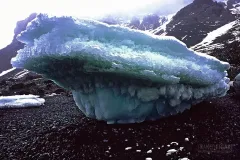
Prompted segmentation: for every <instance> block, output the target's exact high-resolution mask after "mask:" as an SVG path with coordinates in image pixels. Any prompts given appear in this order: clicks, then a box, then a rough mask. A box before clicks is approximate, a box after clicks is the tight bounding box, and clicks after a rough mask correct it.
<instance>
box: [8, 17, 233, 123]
mask: <svg viewBox="0 0 240 160" xmlns="http://www.w3.org/2000/svg"><path fill="white" fill-rule="evenodd" d="M17 39H18V40H19V41H21V42H23V43H25V47H24V48H23V49H21V50H19V51H18V54H17V56H16V57H14V58H13V59H12V61H11V63H12V66H13V67H16V68H25V69H27V70H30V71H34V72H36V73H39V74H42V75H43V76H44V77H46V78H49V79H51V80H53V81H54V82H55V83H56V84H58V85H59V86H61V87H63V88H65V89H68V90H71V91H72V93H73V98H74V100H75V102H76V104H77V106H78V107H79V109H80V110H81V111H82V112H83V113H84V114H85V115H86V116H87V117H91V118H95V119H98V120H104V121H106V122H107V123H136V122H142V121H144V120H156V119H159V118H162V117H165V116H170V115H174V114H177V113H181V112H183V111H184V110H186V109H189V108H190V107H191V105H192V104H196V103H199V102H201V101H203V100H205V99H208V98H211V97H221V96H224V95H225V94H226V92H227V91H228V89H229V85H228V83H229V78H227V70H228V69H229V67H230V65H229V64H228V63H227V62H222V61H220V60H218V59H216V58H215V57H212V56H209V55H205V54H202V53H198V52H194V51H193V50H191V49H188V48H187V47H186V45H185V44H184V43H182V42H181V41H179V40H177V39H176V38H174V37H167V36H166V37H160V36H156V35H152V34H150V33H145V32H143V31H137V30H133V29H129V28H125V27H120V26H117V25H107V24H105V23H101V22H98V21H95V20H90V19H79V18H75V17H55V16H49V15H46V14H39V15H38V16H37V18H36V19H34V20H33V21H32V22H31V23H30V24H28V26H27V28H26V30H25V31H23V32H22V33H21V34H19V35H18V37H17Z"/></svg>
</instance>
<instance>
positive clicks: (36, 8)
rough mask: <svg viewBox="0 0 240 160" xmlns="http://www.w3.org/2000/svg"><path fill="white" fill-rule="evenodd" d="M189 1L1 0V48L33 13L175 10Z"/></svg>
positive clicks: (74, 13)
mask: <svg viewBox="0 0 240 160" xmlns="http://www.w3.org/2000/svg"><path fill="white" fill-rule="evenodd" d="M187 1H189V0H38V1H36V0H0V21H1V25H0V49H1V48H3V47H5V46H6V45H8V44H9V43H10V42H11V41H12V37H13V30H14V28H15V25H16V22H17V21H18V20H22V19H25V18H26V17H28V16H29V15H30V14H31V13H33V12H38V13H39V12H44V13H50V14H53V15H55V14H56V15H73V16H78V17H96V16H103V15H104V14H110V13H113V12H115V13H116V12H121V13H128V14H130V15H133V14H138V13H144V12H146V13H151V12H152V11H155V10H158V11H160V12H161V13H166V14H167V13H172V12H176V11H178V10H179V9H180V8H182V7H183V6H184V5H185V4H186V2H187Z"/></svg>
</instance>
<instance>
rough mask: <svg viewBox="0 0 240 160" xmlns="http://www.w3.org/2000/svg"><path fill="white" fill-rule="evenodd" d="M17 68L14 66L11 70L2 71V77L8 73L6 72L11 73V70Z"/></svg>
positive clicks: (0, 74)
mask: <svg viewBox="0 0 240 160" xmlns="http://www.w3.org/2000/svg"><path fill="white" fill-rule="evenodd" d="M15 69H16V68H15V67H14V68H11V69H9V70H6V71H3V72H2V73H0V77H2V76H4V75H6V74H7V73H9V72H12V71H14V70H15Z"/></svg>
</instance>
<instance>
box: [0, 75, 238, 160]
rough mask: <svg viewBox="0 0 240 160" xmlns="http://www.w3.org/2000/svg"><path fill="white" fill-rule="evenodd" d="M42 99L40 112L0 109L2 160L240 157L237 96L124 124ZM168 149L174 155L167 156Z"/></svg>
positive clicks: (58, 99)
mask: <svg viewBox="0 0 240 160" xmlns="http://www.w3.org/2000/svg"><path fill="white" fill-rule="evenodd" d="M35 81H36V80H35ZM41 81H43V79H42V80H41ZM7 83H9V82H7ZM11 83H15V82H11ZM45 83H46V82H45ZM47 83H50V82H49V81H47ZM47 83H46V84H47ZM39 84H40V83H36V86H38V85H39ZM42 84H43V83H42ZM9 85H10V84H8V86H7V87H8V88H9ZM11 85H12V84H11ZM47 85H49V84H47ZM10 88H11V87H10ZM32 88H34V87H32ZM1 89H4V87H2V88H1ZM5 90H7V89H6V87H5ZM13 93H15V92H13ZM44 98H45V99H46V103H45V105H44V106H42V107H39V108H27V109H3V110H0V159H1V160H8V159H16V160H19V159H42V160H45V159H57V160H59V159H79V160H84V159H86V160H87V159H93V160H98V159H100V160H105V159H119V160H125V159H126V160H129V159H136V160H141V159H143V160H145V159H146V158H152V159H153V160H155V159H156V160H159V159H161V160H164V159H173V160H175V159H177V160H178V159H179V158H184V157H185V158H189V159H191V160H195V159H200V160H209V159H210V160H211V159H221V160H222V159H223V160H224V159H227V160H228V159H229V160H239V159H240V116H239V114H240V100H238V97H236V95H235V93H230V94H228V95H227V96H225V97H222V98H217V99H213V100H211V101H205V102H202V103H200V104H198V105H196V106H193V107H192V108H191V109H190V110H187V111H184V112H183V113H182V114H179V115H176V116H171V117H169V118H164V119H161V120H158V121H155V122H144V123H140V124H127V125H119V124H118V125H107V124H106V123H105V122H100V121H96V120H93V119H89V118H86V117H85V116H84V115H83V114H82V113H81V112H80V111H79V110H78V108H77V106H76V105H75V102H74V101H73V98H72V97H71V96H69V95H68V94H63V93H61V95H56V96H53V97H44ZM239 99H240V98H239ZM185 138H188V139H189V141H187V140H185ZM171 142H177V143H178V144H176V143H172V144H171ZM129 147H131V148H129ZM182 147H183V148H182ZM169 149H176V150H177V152H176V153H173V154H171V155H168V156H167V155H166V153H167V151H168V150H169Z"/></svg>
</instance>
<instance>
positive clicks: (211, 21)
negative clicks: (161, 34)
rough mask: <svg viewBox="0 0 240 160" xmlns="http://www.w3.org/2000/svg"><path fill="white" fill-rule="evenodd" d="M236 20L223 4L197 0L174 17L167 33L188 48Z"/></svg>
mask: <svg viewBox="0 0 240 160" xmlns="http://www.w3.org/2000/svg"><path fill="white" fill-rule="evenodd" d="M235 19H236V17H235V15H233V14H232V13H231V11H230V10H229V9H227V8H225V6H224V5H223V4H221V3H217V2H213V0H195V1H194V2H193V3H191V4H189V5H188V6H186V7H184V8H183V9H181V10H180V11H179V12H178V13H177V14H176V15H175V16H174V17H173V19H172V21H171V22H170V23H169V24H168V25H167V28H166V32H167V35H168V36H174V37H176V38H177V39H179V40H181V41H183V42H184V43H186V44H187V46H193V45H195V44H197V43H199V42H201V41H202V40H203V38H204V37H206V36H207V33H209V32H211V31H213V30H215V29H217V28H219V27H221V26H223V25H225V24H227V23H229V22H232V21H233V20H235ZM157 34H158V33H157Z"/></svg>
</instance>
